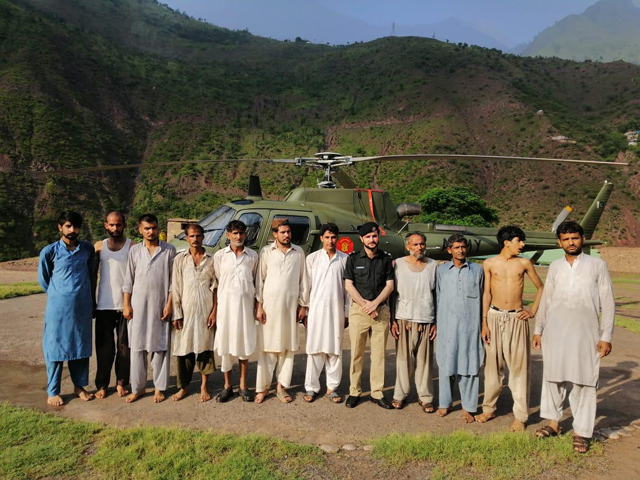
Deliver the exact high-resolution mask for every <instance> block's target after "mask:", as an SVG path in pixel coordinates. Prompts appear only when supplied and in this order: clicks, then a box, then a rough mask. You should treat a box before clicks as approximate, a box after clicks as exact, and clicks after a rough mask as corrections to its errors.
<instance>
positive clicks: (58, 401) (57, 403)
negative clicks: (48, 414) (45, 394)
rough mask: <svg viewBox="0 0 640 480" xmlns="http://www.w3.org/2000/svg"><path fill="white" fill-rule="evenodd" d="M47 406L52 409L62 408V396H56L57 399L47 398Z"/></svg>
mask: <svg viewBox="0 0 640 480" xmlns="http://www.w3.org/2000/svg"><path fill="white" fill-rule="evenodd" d="M47 405H49V406H50V407H61V406H62V405H64V400H63V399H62V397H61V396H60V395H56V396H55V397H49V398H47Z"/></svg>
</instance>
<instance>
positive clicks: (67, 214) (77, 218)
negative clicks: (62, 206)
mask: <svg viewBox="0 0 640 480" xmlns="http://www.w3.org/2000/svg"><path fill="white" fill-rule="evenodd" d="M67 222H69V223H70V224H71V225H73V226H74V227H78V228H80V227H81V226H82V216H81V215H80V214H79V213H77V212H74V211H73V210H65V211H64V212H62V213H61V214H60V216H59V217H58V225H64V224H65V223H67Z"/></svg>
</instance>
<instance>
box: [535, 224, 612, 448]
mask: <svg viewBox="0 0 640 480" xmlns="http://www.w3.org/2000/svg"><path fill="white" fill-rule="evenodd" d="M556 235H557V237H558V244H559V245H560V247H562V249H563V250H564V252H565V256H564V257H563V258H560V259H558V260H556V261H554V262H553V263H552V264H551V265H550V266H549V273H548V275H547V282H546V285H545V287H544V294H543V296H542V301H541V302H540V309H539V311H538V317H537V322H536V328H535V333H534V335H533V340H532V344H533V348H535V349H536V350H540V349H541V348H542V361H543V374H542V399H541V401H540V416H541V417H542V418H546V419H548V420H549V424H548V425H546V426H544V427H542V428H541V429H540V430H538V431H537V432H536V435H537V436H538V437H550V436H555V435H557V434H558V433H560V427H559V425H558V422H559V421H560V419H561V418H562V413H563V406H564V400H565V397H566V395H567V391H569V390H570V391H571V393H570V394H569V405H570V406H571V413H572V414H573V449H574V450H575V451H576V452H578V453H586V452H587V450H589V439H590V438H591V436H592V435H593V426H594V423H595V418H596V405H597V400H596V387H597V385H598V377H599V373H600V372H599V371H600V358H602V357H606V356H607V355H609V354H610V353H611V334H612V333H613V324H614V319H615V301H614V298H613V290H612V285H611V278H610V277H609V271H608V270H607V265H606V264H605V263H604V262H603V261H602V260H600V259H599V258H594V257H592V256H590V255H587V254H585V253H583V252H582V245H583V242H584V230H583V229H582V227H581V226H580V224H578V223H576V222H564V223H561V224H560V226H559V227H558V229H557V230H556ZM600 317H601V318H600Z"/></svg>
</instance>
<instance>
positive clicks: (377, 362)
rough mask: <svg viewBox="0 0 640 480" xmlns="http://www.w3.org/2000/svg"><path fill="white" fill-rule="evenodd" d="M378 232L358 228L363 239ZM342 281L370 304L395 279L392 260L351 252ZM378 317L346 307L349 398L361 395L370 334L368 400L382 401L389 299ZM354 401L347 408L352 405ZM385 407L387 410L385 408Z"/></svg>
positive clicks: (372, 228)
mask: <svg viewBox="0 0 640 480" xmlns="http://www.w3.org/2000/svg"><path fill="white" fill-rule="evenodd" d="M377 231H379V229H378V225H376V224H375V223H373V222H369V223H366V224H364V225H363V226H362V227H360V229H359V231H358V233H359V234H360V236H365V235H367V234H369V233H371V232H377ZM344 278H345V280H351V281H352V282H353V285H354V287H355V289H356V290H357V291H358V293H359V294H360V296H362V298H364V299H365V300H369V301H373V300H375V299H376V298H377V297H378V295H380V293H381V292H382V291H383V290H384V288H385V286H386V283H387V281H388V280H393V279H394V270H393V259H392V258H391V255H390V254H388V253H387V252H384V251H382V250H377V251H376V254H375V255H374V256H373V258H369V256H368V255H367V253H366V251H365V249H364V248H363V249H362V250H360V251H357V252H353V253H352V254H351V255H349V258H347V265H346V267H345V272H344ZM377 312H378V316H377V317H376V318H372V317H371V316H370V315H367V314H366V313H364V311H363V309H362V307H361V306H360V305H358V304H357V303H356V302H352V303H351V307H350V308H349V336H350V339H351V366H350V368H349V374H350V382H351V385H350V387H349V395H350V396H351V397H356V398H357V397H359V396H360V395H361V394H362V386H361V379H362V366H363V363H364V351H365V347H366V344H367V337H368V336H369V334H371V371H370V377H369V379H370V383H371V398H373V399H375V400H382V399H383V398H384V396H383V394H382V389H383V387H384V356H385V348H386V344H387V338H388V336H389V305H388V299H387V300H385V301H384V303H382V304H381V305H380V306H379V307H378V310H377ZM355 404H357V400H355V402H352V403H351V404H349V402H348V403H347V406H351V407H353V406H355ZM385 408H386V407H385Z"/></svg>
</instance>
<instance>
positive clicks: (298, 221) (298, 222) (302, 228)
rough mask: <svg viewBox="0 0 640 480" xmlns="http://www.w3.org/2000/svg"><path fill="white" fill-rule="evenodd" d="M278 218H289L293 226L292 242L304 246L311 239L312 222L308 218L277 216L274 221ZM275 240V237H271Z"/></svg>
mask: <svg viewBox="0 0 640 480" xmlns="http://www.w3.org/2000/svg"><path fill="white" fill-rule="evenodd" d="M278 218H288V219H289V225H291V241H292V242H293V243H294V244H296V245H303V244H305V243H307V240H308V239H309V227H310V222H309V219H308V218H307V217H296V216H295V215H276V216H275V217H273V219H274V220H277V219H278ZM271 240H273V236H271Z"/></svg>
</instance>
